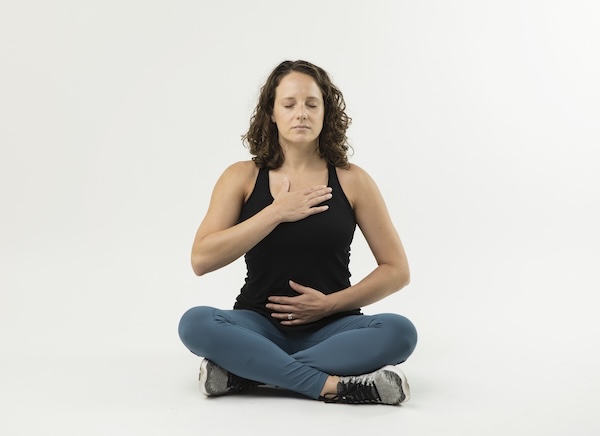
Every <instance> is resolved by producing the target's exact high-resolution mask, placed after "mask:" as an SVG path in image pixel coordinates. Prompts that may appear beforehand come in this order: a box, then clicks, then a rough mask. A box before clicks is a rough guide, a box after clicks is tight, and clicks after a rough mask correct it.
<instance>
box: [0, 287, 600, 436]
mask: <svg viewBox="0 0 600 436" xmlns="http://www.w3.org/2000/svg"><path fill="white" fill-rule="evenodd" d="M406 295H407V296H408V295H410V294H409V291H408V290H407V291H406ZM406 300H407V304H406V305H407V307H409V308H410V307H412V303H413V302H412V301H411V299H410V298H408V297H407V298H406ZM440 300H441V302H442V303H443V299H440ZM552 309H553V310H556V312H557V317H558V318H557V322H559V324H560V321H565V320H568V321H569V322H568V323H564V324H560V325H561V328H557V329H553V328H552V327H551V326H550V324H547V323H545V322H544V317H543V316H540V314H538V315H537V316H535V317H533V318H532V321H531V323H528V321H527V320H526V319H522V318H521V317H520V316H519V314H518V313H516V312H515V313H513V314H512V316H511V315H509V316H506V317H504V316H502V315H501V314H502V310H497V311H495V312H493V313H492V312H490V313H489V319H487V320H486V319H477V317H476V316H471V317H470V318H468V317H469V314H470V313H473V310H472V309H469V308H466V307H465V308H463V309H461V308H460V307H455V308H449V309H448V311H446V312H445V313H446V314H447V315H446V316H444V315H443V313H444V310H441V308H440V307H437V306H436V305H430V306H425V305H423V307H421V309H420V310H415V318H422V319H419V320H418V322H417V324H418V325H419V324H421V328H420V335H421V336H420V341H421V342H420V343H419V346H418V348H417V350H416V351H415V353H414V354H413V356H412V357H411V358H410V359H409V361H407V362H406V363H405V364H404V365H402V368H403V370H404V372H405V373H406V374H407V376H408V378H409V382H410V384H411V388H412V399H411V401H410V402H409V403H407V404H405V405H403V406H400V407H392V406H348V405H334V404H324V403H320V402H316V401H312V400H308V399H305V398H302V397H299V396H297V395H294V394H291V393H286V392H281V391H273V390H264V391H258V392H255V393H253V394H247V395H240V396H229V397H222V398H214V399H207V398H204V397H203V396H202V395H201V394H200V393H199V391H198V386H197V370H198V363H199V359H198V358H197V357H195V356H193V355H192V354H191V353H189V352H188V351H187V350H185V349H184V348H183V346H182V345H180V344H179V343H178V340H177V337H176V334H175V332H174V328H173V327H174V325H175V322H176V315H175V314H174V315H173V317H172V319H168V320H164V317H163V320H161V319H159V320H157V324H158V327H157V329H156V330H155V331H158V329H163V330H165V328H164V326H169V325H170V327H171V330H173V331H172V332H171V333H172V334H169V335H166V336H165V337H160V335H158V336H159V341H158V343H157V351H154V352H152V351H148V349H149V348H148V347H146V346H145V344H146V342H143V344H144V346H136V345H132V346H129V347H126V346H124V345H125V343H126V339H127V337H129V336H131V335H132V333H143V331H144V329H145V328H146V326H144V325H140V324H138V325H136V326H133V325H129V326H127V325H124V324H123V320H118V319H115V318H112V319H111V318H108V319H107V321H108V322H109V323H110V322H118V323H119V324H120V325H121V327H123V326H124V327H125V328H124V330H123V336H121V337H119V336H114V335H113V331H112V330H110V329H108V332H109V334H110V335H111V336H110V337H108V338H101V337H97V338H96V339H95V340H97V341H98V342H99V343H100V346H99V349H97V350H95V351H93V347H92V346H90V344H85V343H75V342H74V340H84V339H85V338H86V337H89V336H88V335H93V334H94V333H97V331H96V330H94V329H92V328H89V327H87V329H86V328H83V330H79V331H75V329H73V331H70V332H69V331H68V330H67V329H65V330H60V329H57V327H56V321H55V323H54V325H50V324H48V331H44V330H43V325H41V324H43V323H39V324H37V325H35V326H30V327H27V326H26V325H25V324H21V325H19V324H16V325H15V327H14V329H13V330H9V329H8V328H4V329H3V333H4V334H5V335H4V338H5V339H7V340H5V341H4V343H5V344H8V346H9V347H8V348H6V349H4V350H3V351H2V352H1V354H0V361H1V365H2V371H1V372H0V386H1V389H0V410H2V419H0V434H2V435H10V436H17V435H33V434H39V435H62V436H66V435H86V436H91V435H102V436H115V435H182V436H183V435H198V434H206V432H207V431H210V432H211V434H223V435H237V434H243V433H245V434H251V435H260V434H286V435H306V434H307V433H308V432H310V434H315V432H318V434H327V433H330V434H351V435H359V434H365V433H369V434H378V433H379V432H385V433H387V432H393V433H394V434H400V435H477V436H480V435H488V436H493V435H503V436H505V435H507V434H511V435H557V436H558V435H561V436H562V435H566V434H570V435H577V436H587V435H589V436H592V435H597V434H600V420H599V419H598V418H597V416H598V415H597V410H596V409H597V406H598V395H599V393H600V382H599V377H598V372H597V368H598V367H599V364H600V361H599V359H598V353H597V350H596V349H597V347H598V345H597V344H598V342H597V339H596V338H595V337H594V336H595V335H596V334H597V330H596V331H594V329H589V328H588V330H587V331H586V330H585V328H584V327H585V326H584V323H579V324H578V321H577V320H578V318H579V317H574V316H568V317H564V318H563V319H562V320H561V319H560V315H559V314H558V311H559V310H560V305H559V304H555V305H554V306H553V307H552ZM408 311H409V312H410V310H408ZM426 312H430V315H428V316H427V317H426V316H425V313H426ZM591 312H592V310H590V309H589V308H588V309H586V308H582V311H581V312H580V314H581V315H582V316H581V318H584V317H585V314H586V313H591ZM23 313H24V312H23ZM57 313H58V315H59V317H68V316H69V315H68V310H64V311H60V312H57ZM157 313H158V310H157ZM5 315H6V314H5ZM177 315H178V314H177ZM461 317H462V320H461ZM465 317H466V318H465ZM50 318H51V317H47V318H45V322H50ZM5 319H6V318H5ZM465 319H466V320H469V321H473V322H477V324H472V325H471V324H470V323H469V322H465ZM499 319H502V322H503V323H504V324H503V325H500V326H499V325H497V324H496V321H498V320H499ZM533 319H535V321H533ZM488 321H489V322H488ZM163 322H164V326H163V325H161V324H162V323H163ZM542 324H543V325H544V327H541V325H542ZM590 326H591V324H590V325H588V327H590ZM38 329H39V330H38ZM561 329H563V330H562V332H561ZM35 331H38V333H39V339H40V342H39V344H38V345H39V347H40V350H41V351H36V350H35V349H33V348H34V347H35V343H36V340H37V339H38V338H36V337H32V335H33V334H34V332H35ZM98 331H100V330H98ZM26 336H27V337H26ZM53 337H54V338H55V339H56V341H55V342H54V346H55V347H56V349H52V346H48V344H47V341H48V340H49V339H50V340H51V339H52V338H53ZM11 339H13V340H12V341H11ZM16 339H20V340H21V344H22V345H21V346H19V347H16V346H14V345H15V343H16ZM111 341H112V342H113V345H112V346H111V345H110V344H109V342H111ZM27 348H30V349H27ZM127 348H129V349H127Z"/></svg>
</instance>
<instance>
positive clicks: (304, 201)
mask: <svg viewBox="0 0 600 436" xmlns="http://www.w3.org/2000/svg"><path fill="white" fill-rule="evenodd" d="M331 197H332V194H331V188H330V187H328V186H324V185H319V186H313V187H311V188H306V189H303V190H300V191H291V192H290V181H289V179H288V178H287V177H284V178H283V185H282V187H281V189H280V190H279V193H278V194H277V197H276V198H275V199H274V201H273V204H272V206H273V207H274V208H276V210H277V213H278V214H279V216H280V219H281V222H294V221H300V220H301V219H304V218H306V217H308V216H311V215H315V214H317V213H322V212H325V211H326V210H327V209H328V208H329V206H327V205H323V206H318V205H319V204H321V203H323V202H325V201H327V200H329V199H330V198H331Z"/></svg>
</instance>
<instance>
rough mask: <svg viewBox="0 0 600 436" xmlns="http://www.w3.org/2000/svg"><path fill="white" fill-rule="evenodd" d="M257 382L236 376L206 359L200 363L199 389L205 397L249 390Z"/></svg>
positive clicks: (255, 385) (256, 384)
mask: <svg viewBox="0 0 600 436" xmlns="http://www.w3.org/2000/svg"><path fill="white" fill-rule="evenodd" d="M258 385H259V383H257V382H255V381H252V380H247V379H245V378H242V377H238V376H237V375H235V374H232V373H231V372H229V371H226V370H224V369H223V368H221V367H220V366H219V365H217V364H216V363H214V362H211V361H210V360H208V359H203V360H202V362H201V363H200V391H201V392H202V393H203V394H204V395H206V396H207V397H214V396H218V395H223V394H227V393H235V392H243V391H249V390H250V389H254V388H255V387H257V386H258Z"/></svg>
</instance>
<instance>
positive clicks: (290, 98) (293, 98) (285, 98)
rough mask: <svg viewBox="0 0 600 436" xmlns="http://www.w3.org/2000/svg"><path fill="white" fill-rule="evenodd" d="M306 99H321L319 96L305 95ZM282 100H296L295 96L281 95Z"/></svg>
mask: <svg viewBox="0 0 600 436" xmlns="http://www.w3.org/2000/svg"><path fill="white" fill-rule="evenodd" d="M306 99H307V100H321V99H320V98H319V97H313V96H310V97H306ZM282 100H296V97H283V98H282Z"/></svg>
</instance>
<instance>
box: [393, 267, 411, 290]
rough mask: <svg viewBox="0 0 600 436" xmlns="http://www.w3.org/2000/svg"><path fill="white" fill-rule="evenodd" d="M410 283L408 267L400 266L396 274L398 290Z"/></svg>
mask: <svg viewBox="0 0 600 436" xmlns="http://www.w3.org/2000/svg"><path fill="white" fill-rule="evenodd" d="M409 283H410V271H409V270H408V268H398V273H397V275H396V287H397V289H398V290H400V289H402V288H404V287H406V286H408V284H409Z"/></svg>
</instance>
